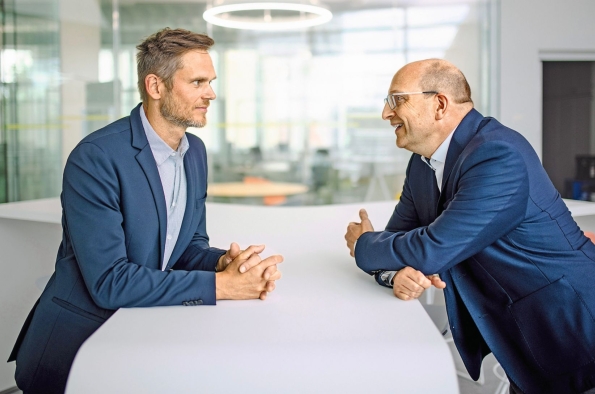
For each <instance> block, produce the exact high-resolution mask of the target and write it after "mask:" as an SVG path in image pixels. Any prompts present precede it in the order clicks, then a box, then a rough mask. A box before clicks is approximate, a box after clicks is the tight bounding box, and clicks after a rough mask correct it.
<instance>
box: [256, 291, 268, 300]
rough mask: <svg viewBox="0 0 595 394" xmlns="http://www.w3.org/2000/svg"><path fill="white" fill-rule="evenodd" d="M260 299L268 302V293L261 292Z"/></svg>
mask: <svg viewBox="0 0 595 394" xmlns="http://www.w3.org/2000/svg"><path fill="white" fill-rule="evenodd" d="M258 298H260V299H261V300H262V301H264V300H266V299H267V292H266V291H263V292H261V293H260V296H259V297H258Z"/></svg>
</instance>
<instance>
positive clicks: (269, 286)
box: [265, 280, 276, 293]
mask: <svg viewBox="0 0 595 394" xmlns="http://www.w3.org/2000/svg"><path fill="white" fill-rule="evenodd" d="M275 287H276V285H275V281H272V280H271V281H268V282H267V284H266V286H265V290H266V291H267V292H268V293H271V292H272V291H274V290H275Z"/></svg>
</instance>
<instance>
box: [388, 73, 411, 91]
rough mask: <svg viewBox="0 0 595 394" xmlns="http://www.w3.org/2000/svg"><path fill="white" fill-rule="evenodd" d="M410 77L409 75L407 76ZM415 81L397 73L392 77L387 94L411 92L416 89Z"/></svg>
mask: <svg viewBox="0 0 595 394" xmlns="http://www.w3.org/2000/svg"><path fill="white" fill-rule="evenodd" d="M409 75H411V74H409ZM417 85H418V84H417V79H416V78H413V77H407V76H406V77H405V78H403V75H399V73H397V74H395V76H394V77H393V79H392V81H391V83H390V86H389V88H388V92H389V93H404V92H411V91H412V90H415V89H416V88H417Z"/></svg>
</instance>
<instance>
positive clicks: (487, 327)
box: [345, 59, 595, 394]
mask: <svg viewBox="0 0 595 394" xmlns="http://www.w3.org/2000/svg"><path fill="white" fill-rule="evenodd" d="M382 118H383V119H385V120H387V121H389V122H390V124H391V125H392V126H393V127H394V130H395V134H396V138H397V141H396V142H397V146H398V147H399V148H404V149H407V150H409V151H411V152H413V155H412V156H411V160H410V162H409V165H408V167H407V176H406V180H405V184H404V187H403V192H402V194H401V198H400V201H399V203H398V205H397V206H396V208H395V211H394V213H393V215H392V217H391V218H390V220H389V222H388V224H387V226H386V228H385V230H384V231H374V228H373V226H372V223H371V222H370V220H369V219H368V216H367V213H366V211H365V210H363V209H362V210H361V211H360V218H361V222H359V223H350V224H349V226H348V228H347V233H346V235H345V239H346V241H347V246H348V247H349V249H350V252H351V255H352V256H354V257H355V260H356V263H357V265H358V266H359V267H360V268H361V269H362V270H364V271H365V272H367V273H368V274H370V275H374V276H375V279H376V281H377V282H378V283H379V284H381V285H384V286H389V287H393V291H394V294H395V296H396V297H398V298H400V299H403V300H410V299H415V298H418V297H419V296H420V295H421V294H422V293H423V291H424V290H425V289H427V288H429V287H430V286H431V285H434V286H436V287H440V288H444V295H445V300H446V310H447V314H448V319H449V326H450V330H451V332H452V336H453V339H454V343H455V345H456V347H457V349H458V351H459V353H460V354H461V357H462V359H463V361H464V363H465V366H466V368H467V370H468V372H469V374H470V375H471V376H472V377H473V378H474V379H476V380H477V379H478V378H479V373H480V366H481V362H482V360H483V358H484V357H485V356H486V355H488V354H489V353H494V356H495V357H496V359H497V360H498V362H500V364H501V365H502V367H503V368H504V370H505V372H506V374H507V375H508V377H509V380H510V382H511V386H510V392H511V393H526V394H532V393H536V394H537V393H539V394H543V393H594V392H595V389H593V388H594V387H595V319H594V316H595V286H593V279H592V278H594V277H595V245H594V244H593V243H592V242H591V241H590V240H589V239H588V238H587V237H585V235H584V234H583V232H582V231H581V229H580V228H579V227H578V226H577V224H576V223H575V222H574V220H573V219H572V217H571V215H570V212H569V211H568V208H567V207H566V205H565V204H564V202H563V201H562V199H561V197H560V194H559V193H558V192H557V191H556V189H555V188H554V186H553V185H552V183H551V181H550V179H549V178H548V176H547V174H546V172H545V170H544V169H543V167H542V165H541V162H540V161H539V158H538V156H537V154H536V153H535V151H534V150H533V148H532V147H531V145H530V144H529V143H528V142H527V140H526V139H525V138H524V137H523V136H522V135H521V134H519V133H517V132H516V131H513V130H511V129H509V128H507V127H505V126H503V125H502V124H500V123H499V122H498V121H497V120H495V119H493V118H489V117H484V116H483V115H481V114H480V113H479V112H477V111H476V110H475V109H474V108H473V101H472V100H471V89H470V88H469V85H468V83H467V81H466V79H465V77H464V75H463V73H462V72H461V71H460V70H458V69H457V68H456V67H455V66H454V65H452V64H450V63H448V62H447V61H444V60H439V59H429V60H423V61H419V62H414V63H410V64H407V65H406V66H404V67H403V68H402V69H400V70H399V71H398V72H397V73H396V74H395V76H394V77H393V80H392V82H391V85H390V88H389V94H388V96H387V98H386V99H385V106H384V109H383V112H382ZM433 274H439V275H440V276H439V277H438V276H434V275H433ZM403 318H404V319H405V318H406V316H403Z"/></svg>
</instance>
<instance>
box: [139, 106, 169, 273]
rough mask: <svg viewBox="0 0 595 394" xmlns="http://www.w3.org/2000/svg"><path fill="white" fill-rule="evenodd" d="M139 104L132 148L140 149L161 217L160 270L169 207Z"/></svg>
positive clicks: (141, 161)
mask: <svg viewBox="0 0 595 394" xmlns="http://www.w3.org/2000/svg"><path fill="white" fill-rule="evenodd" d="M141 105H142V104H139V105H138V106H137V107H136V108H135V109H133V110H132V112H131V113H130V125H131V128H132V146H133V147H135V148H137V149H140V152H139V153H138V154H137V155H136V161H138V164H139V165H140V166H141V168H142V169H143V171H144V173H145V176H146V177H147V181H148V182H149V186H150V187H151V191H152V193H153V200H154V201H155V207H156V208H157V216H158V217H159V267H158V268H159V269H161V267H162V265H163V254H164V253H165V233H166V231H167V207H166V206H165V197H164V195H165V194H164V192H163V186H162V185H161V177H160V176H159V170H157V165H156V164H155V158H154V157H153V152H152V151H151V146H150V145H149V141H148V140H147V136H146V134H145V129H144V127H143V123H142V121H141V119H140V112H139V111H140V106H141Z"/></svg>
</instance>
